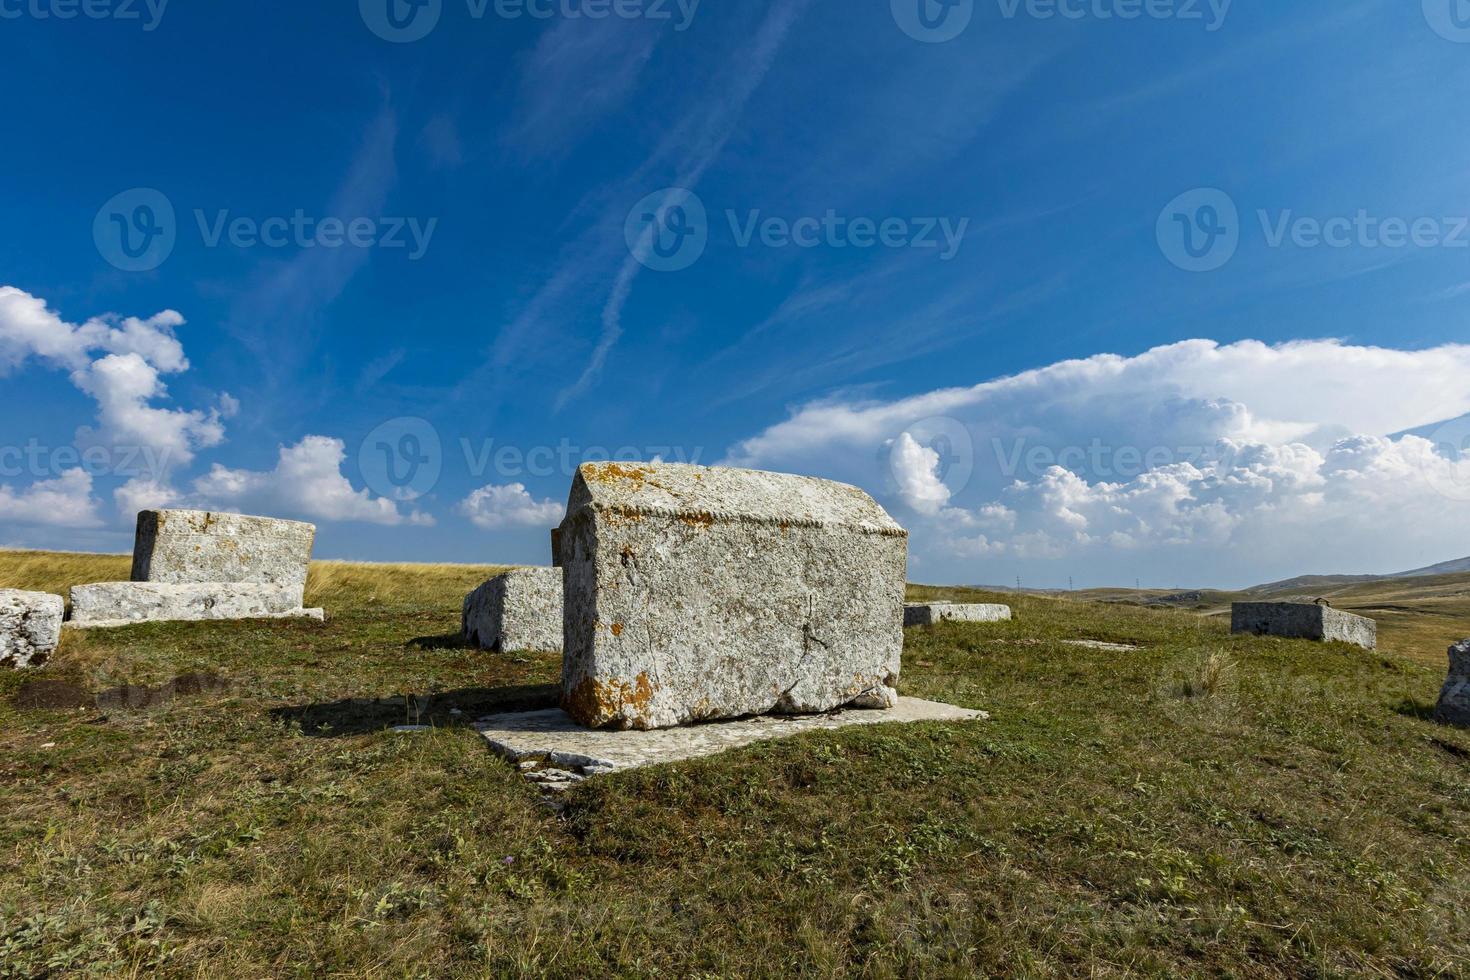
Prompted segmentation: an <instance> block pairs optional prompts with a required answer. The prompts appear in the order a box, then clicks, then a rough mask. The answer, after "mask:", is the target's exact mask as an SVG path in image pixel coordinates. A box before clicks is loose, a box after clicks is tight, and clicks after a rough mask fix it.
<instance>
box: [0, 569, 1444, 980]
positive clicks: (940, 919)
mask: <svg viewBox="0 0 1470 980" xmlns="http://www.w3.org/2000/svg"><path fill="white" fill-rule="evenodd" d="M119 562H121V568H122V573H121V574H122V575H125V573H126V559H90V560H89V559H84V558H80V557H77V558H70V559H56V560H54V561H45V560H40V561H38V560H37V559H36V558H35V556H28V557H27V556H17V555H0V583H3V584H5V585H13V586H21V587H48V588H52V589H55V590H60V589H62V588H64V586H65V585H67V584H69V583H71V582H81V581H96V580H99V579H105V578H116V577H119V573H118V572H117V571H116V570H112V571H107V570H106V569H110V568H111V565H110V564H108V563H114V564H115V563H119ZM489 572H490V570H488V569H473V568H455V567H450V566H421V567H408V566H401V567H395V568H384V567H371V566H350V565H324V566H319V567H318V568H317V569H315V570H314V574H313V578H312V584H311V591H310V593H309V594H308V602H309V603H310V604H314V605H324V606H326V607H327V608H328V610H329V613H330V614H331V619H330V621H329V622H328V623H327V624H325V625H319V624H311V623H298V622H290V623H265V624H219V625H170V626H161V625H155V626H140V627H133V628H129V629H126V630H121V631H113V632H107V633H95V634H86V635H82V634H68V636H67V637H66V641H65V643H64V645H63V648H62V650H61V652H60V653H59V655H58V656H57V657H56V658H55V659H54V661H53V662H52V663H51V664H50V665H48V666H47V667H46V668H45V669H43V670H41V671H37V672H31V673H29V674H10V675H5V676H3V677H0V807H3V812H4V813H5V820H4V822H3V824H0V974H3V975H9V976H44V975H57V976H60V975H64V974H65V975H70V974H85V973H91V974H95V975H101V976H118V975H152V974H163V975H175V976H203V975H208V976H251V977H257V976H267V975H273V976H300V977H313V978H315V977H325V976H346V975H354V976H355V975H368V976H426V977H428V976H433V977H440V976H457V975H462V976H476V975H485V974H491V975H502V974H550V975H562V976H579V977H580V976H589V975H606V974H619V975H651V974H663V975H674V976H686V975H708V976H729V975H770V974H777V973H783V974H789V973H796V974H806V975H817V976H835V975H848V974H853V973H858V974H869V975H875V976H899V975H905V976H907V975H924V974H930V975H971V974H974V973H990V974H1011V975H1037V976H1040V975H1055V974H1073V975H1088V976H1093V975H1104V976H1106V975H1125V974H1142V975H1158V976H1164V975H1170V976H1173V975H1181V974H1185V975H1188V974H1197V975H1206V974H1208V975H1218V974H1227V975H1235V976H1303V975H1307V976H1349V975H1352V976H1358V975H1364V974H1368V975H1390V974H1391V975H1401V976H1436V975H1446V976H1454V975H1462V974H1464V973H1466V972H1467V971H1470V902H1467V901H1466V896H1467V894H1470V832H1467V829H1466V828H1467V827H1470V819H1467V818H1470V732H1464V731H1459V730H1455V729H1448V728H1445V727H1442V726H1439V725H1436V724H1434V723H1433V722H1432V721H1430V720H1428V714H1429V711H1430V709H1431V707H1432V705H1433V703H1434V698H1435V696H1436V694H1437V693H1438V689H1439V685H1440V683H1441V682H1442V680H1443V668H1442V667H1440V668H1438V669H1436V668H1434V667H1432V666H1426V665H1423V664H1420V663H1416V662H1414V661H1413V660H1411V659H1408V658H1406V657H1401V656H1398V655H1396V653H1395V651H1394V650H1393V649H1392V648H1390V649H1388V650H1385V651H1384V652H1383V653H1381V654H1378V655H1370V654H1365V653H1362V652H1361V651H1356V650H1352V649H1349V648H1345V647H1337V646H1315V645H1312V644H1308V643H1295V642H1281V641H1273V640H1265V639H1257V638H1232V637H1230V636H1229V635H1228V634H1227V632H1226V630H1225V628H1224V626H1223V625H1222V624H1221V623H1220V622H1218V621H1216V620H1212V619H1209V618H1205V617H1200V616H1197V615H1194V614H1191V613H1187V612H1179V611H1171V610H1167V609H1147V608H1139V607H1133V606H1127V605H1117V604H1100V603H1084V602H1069V601H1065V600H1055V599H1041V598H1031V597H1020V598H1017V597H1013V596H1011V597H996V598H998V599H999V600H1000V601H1010V602H1012V603H1013V604H1015V605H1016V608H1017V619H1016V621H1014V622H1012V623H1007V624H995V625H959V624H951V625H944V626H940V627H937V628H924V629H919V630H911V631H909V633H908V642H907V650H906V652H905V668H904V675H903V682H902V686H903V689H904V693H906V694H909V695H915V696H920V697H926V698H934V699H938V700H945V701H949V702H952V703H955V704H959V705H963V706H966V707H975V708H984V709H986V710H987V711H990V712H991V713H992V715H993V719H992V720H991V721H989V722H986V723H982V724H973V725H919V726H913V727H902V728H900V727H879V728H875V729H861V730H848V731H843V732H836V733H822V734H813V735H808V736H803V737H801V738H798V739H793V740H790V741H783V742H777V743H768V744H765V745H760V746H755V747H752V748H748V749H744V750H741V751H738V752H733V753H730V754H728V755H725V756H721V757H718V758H715V759H708V760H703V761H697V762H690V763H685V764H680V765H675V766H665V767H659V768H655V769H649V770H644V771H640V772H632V773H626V774H621V775H618V776H613V777H604V778H599V779H596V780H593V781H591V782H589V783H587V784H585V785H584V786H582V787H581V788H579V789H578V790H576V791H574V792H573V793H572V794H571V795H570V797H569V799H568V800H567V807H566V809H565V811H564V812H562V813H556V812H554V811H552V810H550V809H548V808H547V807H545V806H543V805H542V803H541V799H540V796H539V794H538V792H537V791H536V790H535V789H534V788H533V787H531V786H530V785H528V784H526V783H525V782H523V781H522V780H521V779H520V778H519V776H517V775H516V774H515V773H514V772H512V771H511V770H510V768H509V767H507V766H506V765H505V764H503V763H501V762H499V761H497V760H496V759H494V758H493V757H491V756H490V754H489V753H488V751H487V750H486V748H485V746H484V745H483V744H482V743H481V742H480V740H479V739H478V738H477V737H476V736H475V735H474V734H473V733H472V732H471V731H469V730H467V729H466V728H464V727H463V726H462V724H461V721H462V720H464V719H469V718H473V717H475V716H476V715H478V714H483V713H486V712H488V711H492V710H495V709H497V708H504V707H523V706H534V705H541V704H546V703H549V702H550V700H551V699H552V698H553V697H554V687H553V686H552V685H553V684H554V682H555V681H556V679H557V676H558V664H557V658H555V657H549V656H543V655H529V656H528V655H514V654H512V655H505V656H500V655H493V654H484V653H477V652H471V651H467V650H463V649H459V648H457V647H456V646H454V645H453V644H452V643H451V642H450V641H449V639H448V637H449V636H450V635H451V634H452V633H454V632H455V631H456V629H457V626H458V614H459V610H458V605H459V599H460V597H461V596H463V595H464V593H465V592H467V591H469V589H470V588H472V587H473V586H475V585H477V584H478V583H479V582H480V581H482V580H483V579H484V578H485V577H486V576H487V575H488V574H489ZM916 594H924V595H933V594H935V593H934V592H933V591H932V590H929V591H924V590H916ZM1456 638H1457V637H1453V636H1446V637H1445V638H1444V644H1445V645H1448V643H1449V642H1450V641H1451V640H1452V639H1456ZM1069 639H1093V640H1103V641H1109V642H1114V643H1127V644H1133V645H1137V646H1139V647H1140V649H1139V650H1137V651H1136V652H1131V653H1117V652H1108V653H1104V652H1100V651H1095V650H1089V649H1086V648H1079V647H1075V646H1070V645H1067V644H1066V643H1065V642H1063V641H1065V640H1069ZM188 674H196V675H198V674H213V675H218V676H219V677H221V678H223V679H224V680H225V681H227V682H228V684H229V687H228V688H224V689H221V688H217V687H212V686H209V685H206V686H205V689H203V690H199V691H196V693H192V694H175V695H173V696H170V694H169V692H168V689H167V687H166V682H168V681H169V680H171V679H172V678H175V677H178V676H180V675H188ZM43 678H44V679H51V680H61V681H68V682H71V683H72V684H74V685H75V686H76V687H77V688H79V689H85V690H86V691H87V692H89V694H95V693H98V692H106V691H109V690H114V691H115V690H116V689H117V688H118V687H119V686H120V685H124V684H127V685H133V687H131V688H128V689H127V690H129V691H133V692H138V691H144V692H145V693H144V694H143V695H142V696H137V697H131V698H129V697H122V698H119V697H117V696H112V697H110V698H107V699H105V703H106V705H107V706H106V707H103V708H97V707H90V708H87V709H85V710H44V709H20V708H17V707H15V706H14V704H13V697H14V695H15V694H16V693H17V692H19V691H20V689H21V686H22V684H23V683H25V682H27V681H33V680H38V679H43ZM160 686H162V687H160ZM145 687H146V688H148V689H151V690H152V691H154V692H155V693H152V694H149V693H147V691H145ZM160 690H161V692H162V693H158V692H159V691H160ZM456 711H457V712H458V714H456V713H455V712H456ZM405 721H427V722H431V723H432V724H434V725H435V726H436V729H435V731H433V732H431V733H429V734H426V735H412V736H409V735H396V734H393V733H392V732H391V731H389V730H388V729H389V728H391V726H393V725H395V724H401V723H403V722H405Z"/></svg>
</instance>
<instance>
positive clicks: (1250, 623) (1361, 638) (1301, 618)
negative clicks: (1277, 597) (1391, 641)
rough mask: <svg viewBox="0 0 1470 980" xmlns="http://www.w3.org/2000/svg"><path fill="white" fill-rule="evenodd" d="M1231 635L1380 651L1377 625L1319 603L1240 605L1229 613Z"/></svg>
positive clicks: (1256, 603)
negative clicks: (1334, 644)
mask: <svg viewBox="0 0 1470 980" xmlns="http://www.w3.org/2000/svg"><path fill="white" fill-rule="evenodd" d="M1230 632H1232V633H1249V634H1254V635H1255V636H1279V637H1283V638H1286V639H1295V640H1316V641H1318V642H1321V643H1350V644H1352V645H1354V646H1360V647H1363V648H1364V649H1365V650H1376V649H1377V648H1378V624H1377V623H1375V622H1374V621H1373V620H1371V619H1367V618H1365V617H1363V616H1354V615H1353V614H1352V613H1345V612H1342V611H1340V610H1337V609H1333V608H1332V607H1331V606H1324V605H1321V604H1319V603H1305V602H1237V603H1235V604H1234V605H1233V606H1232V607H1231V610H1230Z"/></svg>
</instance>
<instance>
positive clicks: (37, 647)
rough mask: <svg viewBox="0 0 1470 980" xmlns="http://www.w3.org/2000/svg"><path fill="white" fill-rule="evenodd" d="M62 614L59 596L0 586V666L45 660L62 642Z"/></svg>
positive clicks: (29, 664) (62, 602) (35, 664)
mask: <svg viewBox="0 0 1470 980" xmlns="http://www.w3.org/2000/svg"><path fill="white" fill-rule="evenodd" d="M65 614H66V602H65V600H63V599H62V598H61V596H59V595H51V594H50V593H48V592H22V591H20V590H19V589H0V668H5V667H11V668H20V667H39V666H40V665H41V664H43V663H45V662H46V660H47V659H48V658H49V657H50V656H51V654H53V653H55V652H56V647H57V645H58V644H60V642H61V621H62V619H63V618H64V617H65Z"/></svg>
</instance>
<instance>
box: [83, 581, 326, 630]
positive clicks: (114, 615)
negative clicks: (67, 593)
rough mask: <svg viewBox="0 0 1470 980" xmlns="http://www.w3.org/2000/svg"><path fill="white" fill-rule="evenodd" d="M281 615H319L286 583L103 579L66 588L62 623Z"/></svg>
mask: <svg viewBox="0 0 1470 980" xmlns="http://www.w3.org/2000/svg"><path fill="white" fill-rule="evenodd" d="M286 618H311V619H321V618H322V611H321V610H320V609H302V608H301V590H300V588H299V587H297V586H295V585H290V584H280V585H271V584H264V583H259V582H211V583H185V584H174V583H161V582H103V583H100V584H97V585H77V586H73V587H72V590H71V621H70V623H69V624H68V625H70V626H73V627H78V628H97V627H109V626H127V625H129V624H132V623H159V622H198V621H206V620H224V619H286Z"/></svg>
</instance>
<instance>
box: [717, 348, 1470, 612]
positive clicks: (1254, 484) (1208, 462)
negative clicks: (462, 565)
mask: <svg viewBox="0 0 1470 980" xmlns="http://www.w3.org/2000/svg"><path fill="white" fill-rule="evenodd" d="M1467 372H1470V346H1466V345H1459V344H1450V345H1444V346H1441V347H1436V348H1431V349H1427V350H1419V351H1404V350H1390V349H1385V348H1378V347H1362V346H1352V345H1348V344H1344V343H1341V342H1339V341H1331V340H1326V341H1298V342H1292V343H1287V344H1280V345H1274V346H1273V345H1268V344H1263V343H1259V342H1255V341H1247V342H1242V343H1237V344H1231V345H1220V344H1216V343H1214V342H1212V341H1206V340H1193V341H1185V342H1183V343H1178V344H1171V345H1168V346H1166V347H1160V348H1157V349H1155V350H1151V351H1148V352H1146V353H1143V354H1140V355H1138V356H1136V357H1121V356H1117V355H1112V354H1103V355H1098V356H1096V357H1091V358H1087V359H1084V360H1073V361H1066V362H1062V363H1059V364H1054V365H1051V366H1049V367H1045V368H1041V369H1038V370H1034V371H1028V372H1025V373H1023V374H1018V375H1014V376H1011V377H1005V378H1000V379H997V380H993V381H986V382H983V383H981V384H977V385H974V386H972V387H967V388H953V389H945V390H940V391H934V392H929V393H925V394H920V395H915V396H912V397H909V398H903V399H899V400H894V401H887V402H883V401H864V402H846V401H839V400H826V401H821V402H816V403H812V404H809V405H806V406H803V407H801V408H798V409H797V410H796V411H795V412H794V413H793V414H792V416H791V417H790V418H789V419H787V420H785V421H783V422H781V423H779V424H777V425H774V426H772V427H770V428H769V429H767V430H766V431H764V432H762V433H759V434H758V435H756V436H754V437H752V438H750V439H748V440H746V441H744V442H742V443H740V444H738V445H737V446H736V447H735V448H734V449H733V451H732V452H731V454H730V459H729V461H730V462H732V463H734V464H737V465H746V466H758V467H765V468H773V469H793V470H796V471H799V472H809V473H813V474H816V475H822V476H829V477H833V478H836V479H841V480H844V481H847V482H852V483H857V484H859V485H862V486H866V487H868V488H869V489H871V490H873V491H874V492H875V493H878V494H879V495H880V496H881V497H882V498H883V499H884V500H885V501H886V502H888V503H889V504H890V505H892V506H893V507H894V508H895V510H896V511H898V512H899V513H900V514H907V515H908V516H907V517H906V518H905V521H906V523H908V524H909V525H910V527H911V530H912V531H913V532H914V534H913V546H914V549H915V551H916V553H917V555H918V557H919V558H920V559H921V560H922V561H923V563H924V567H925V569H926V571H930V570H934V569H938V570H940V571H943V572H946V573H947V574H948V577H951V578H955V577H960V576H963V579H962V580H969V581H982V580H989V581H1002V580H1007V581H1008V580H1009V578H1010V575H1009V574H1008V573H1009V572H1012V571H1027V572H1035V571H1036V570H1037V569H1038V568H1039V569H1042V570H1047V569H1049V570H1050V572H1049V574H1051V576H1052V580H1053V581H1055V580H1056V578H1057V576H1058V575H1059V576H1060V577H1062V578H1065V576H1066V575H1068V574H1070V573H1071V571H1072V570H1074V569H1075V570H1076V571H1077V572H1078V573H1080V574H1082V575H1083V576H1084V577H1092V578H1095V579H1097V580H1101V581H1115V582H1117V581H1123V580H1125V579H1126V580H1128V581H1131V580H1132V579H1133V578H1134V577H1146V576H1147V575H1148V574H1150V573H1152V572H1157V573H1158V574H1159V575H1161V576H1164V575H1167V576H1171V577H1173V578H1175V579H1181V580H1182V579H1186V578H1187V579H1188V580H1190V581H1194V582H1202V583H1208V582H1215V583H1219V584H1232V583H1233V584H1245V583H1249V582H1251V581H1258V580H1260V579H1263V578H1265V577H1268V576H1274V575H1277V574H1278V573H1279V574H1298V573H1301V572H1306V571H1363V570H1369V571H1395V570H1402V568H1405V567H1409V566H1410V565H1413V564H1416V563H1418V564H1429V563H1431V561H1438V560H1443V559H1447V558H1457V557H1462V556H1463V555H1465V554H1470V456H1467V455H1465V454H1464V453H1462V452H1460V450H1461V449H1463V448H1464V447H1465V446H1466V445H1470V443H1467V442H1466V441H1465V440H1464V439H1462V438H1459V437H1458V436H1456V435H1455V433H1458V432H1459V429H1458V428H1456V427H1455V425H1453V424H1451V425H1450V426H1449V427H1448V428H1447V429H1445V432H1446V433H1448V434H1450V435H1451V436H1453V437H1452V438H1449V439H1437V440H1431V439H1429V438H1425V437H1424V436H1423V435H1422V433H1424V432H1426V431H1428V432H1432V431H1434V430H1435V429H1436V427H1437V426H1438V425H1440V424H1443V423H1446V422H1447V420H1454V419H1457V418H1459V417H1461V416H1465V415H1466V414H1467V413H1470V385H1466V384H1464V383H1463V380H1462V379H1463V378H1465V377H1467V376H1470V374H1467ZM936 419H938V420H940V421H942V422H943V423H944V424H943V425H936V424H935V421H936ZM1463 427H1464V428H1465V430H1466V431H1465V433H1463V434H1464V435H1470V423H1466V424H1465V425H1464V426H1463ZM1408 430H1415V431H1416V432H1418V433H1421V434H1404V433H1406V432H1408ZM934 431H945V432H948V433H954V432H958V433H960V434H961V437H960V440H959V441H961V442H963V443H964V444H963V445H957V444H956V439H954V438H947V439H946V440H945V441H944V443H943V444H942V445H939V444H928V445H926V442H925V440H924V439H923V438H922V437H921V438H918V439H916V438H914V436H913V435H912V434H911V433H913V432H921V433H922V432H934ZM1423 559H1430V560H1423ZM1063 566H1065V567H1063ZM1166 581H1168V580H1166Z"/></svg>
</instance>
